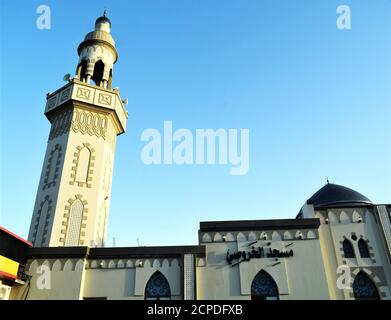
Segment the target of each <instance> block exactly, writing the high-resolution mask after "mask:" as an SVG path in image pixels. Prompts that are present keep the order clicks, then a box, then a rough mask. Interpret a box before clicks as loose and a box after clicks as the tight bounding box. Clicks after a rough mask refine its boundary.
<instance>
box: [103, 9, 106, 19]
mask: <svg viewBox="0 0 391 320" xmlns="http://www.w3.org/2000/svg"><path fill="white" fill-rule="evenodd" d="M106 13H107V9H106V7H105V10H104V11H103V16H104V17H106Z"/></svg>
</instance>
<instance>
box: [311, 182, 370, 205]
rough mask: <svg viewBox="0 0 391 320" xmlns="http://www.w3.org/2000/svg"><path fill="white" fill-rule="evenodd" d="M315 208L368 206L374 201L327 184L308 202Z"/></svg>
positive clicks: (351, 191) (357, 193)
mask: <svg viewBox="0 0 391 320" xmlns="http://www.w3.org/2000/svg"><path fill="white" fill-rule="evenodd" d="M307 204H312V205H314V207H323V206H326V207H338V206H344V207H347V206H354V207H356V206H367V205H370V204H372V201H371V200H369V199H368V198H367V197H365V196H363V195H362V194H361V193H359V192H357V191H354V190H352V189H349V188H346V187H344V186H340V185H337V184H333V183H328V184H326V185H325V186H324V187H323V188H321V189H320V190H319V191H317V192H316V193H315V194H314V195H313V196H312V197H311V198H309V199H308V200H307Z"/></svg>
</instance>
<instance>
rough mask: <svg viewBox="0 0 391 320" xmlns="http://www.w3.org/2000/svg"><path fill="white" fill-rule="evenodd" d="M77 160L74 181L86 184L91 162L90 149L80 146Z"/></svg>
mask: <svg viewBox="0 0 391 320" xmlns="http://www.w3.org/2000/svg"><path fill="white" fill-rule="evenodd" d="M78 160H79V161H78V163H77V171H76V179H75V181H76V182H78V183H82V184H87V182H88V171H89V169H90V162H91V150H90V149H89V148H88V147H86V146H84V147H83V148H81V149H80V151H79V159H78Z"/></svg>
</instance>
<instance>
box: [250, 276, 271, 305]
mask: <svg viewBox="0 0 391 320" xmlns="http://www.w3.org/2000/svg"><path fill="white" fill-rule="evenodd" d="M251 299H252V300H278V288H277V284H276V282H275V281H274V279H273V278H272V277H271V276H270V275H269V274H268V273H267V272H266V271H264V270H261V271H259V272H258V274H257V275H256V276H255V278H254V280H253V283H252V284H251Z"/></svg>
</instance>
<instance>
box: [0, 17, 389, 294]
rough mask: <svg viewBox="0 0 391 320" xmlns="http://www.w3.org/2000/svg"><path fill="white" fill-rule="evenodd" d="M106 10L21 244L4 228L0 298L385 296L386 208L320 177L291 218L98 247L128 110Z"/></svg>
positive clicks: (58, 119) (52, 110) (83, 60)
mask: <svg viewBox="0 0 391 320" xmlns="http://www.w3.org/2000/svg"><path fill="white" fill-rule="evenodd" d="M110 32H111V22H110V20H109V19H108V17H106V15H105V14H104V15H103V16H102V17H99V18H98V19H97V20H96V23H95V29H94V30H93V31H92V32H90V33H88V34H87V35H86V36H85V38H84V40H83V41H82V42H81V43H80V45H79V47H78V49H77V51H78V55H79V62H78V64H77V67H76V72H75V75H74V76H73V77H71V76H68V77H66V81H67V83H66V84H65V85H64V86H63V87H61V88H59V89H58V90H56V91H54V92H52V93H50V94H48V95H47V97H46V98H47V103H46V107H45V111H44V113H45V116H46V118H47V119H48V120H49V122H50V123H51V130H50V133H49V137H48V143H47V149H46V154H45V158H44V163H43V167H42V173H41V177H40V181H39V184H38V191H37V196H36V201H35V206H34V211H33V215H32V219H31V224H30V230H29V235H28V241H26V240H24V239H22V238H20V237H19V236H17V235H15V234H13V233H12V232H10V231H9V230H7V229H5V228H2V227H0V299H3V300H8V299H9V300H25V299H27V300H36V299H69V300H82V299H86V300H87V299H90V300H91V299H95V300H96V299H128V300H132V299H134V300H137V299H138V300H144V299H146V300H169V299H171V300H207V299H208V300H215V299H219V300H221V299H235V300H240V299H242V300H250V299H254V300H278V299H279V300H297V299H318V300H352V299H380V300H391V204H375V203H373V202H372V201H371V200H369V199H368V198H366V197H365V196H363V195H362V194H360V193H359V192H357V191H354V190H352V189H349V188H347V187H344V186H340V185H336V184H331V183H327V184H326V185H324V186H323V187H322V188H321V189H320V190H318V191H317V192H315V193H314V195H312V196H311V197H310V198H309V199H308V200H307V201H305V203H304V205H303V206H302V208H301V209H300V211H299V213H298V215H297V216H296V217H295V218H294V219H293V218H292V219H273V220H245V221H243V220H239V221H208V222H200V226H199V233H198V239H199V240H198V244H197V245H194V246H158V247H113V248H109V247H104V245H103V244H104V241H105V238H106V229H107V221H108V212H109V205H110V199H111V197H110V195H111V181H112V172H113V163H114V154H115V148H116V140H117V136H119V135H121V134H123V133H124V132H125V130H126V122H127V118H128V113H127V111H126V109H125V106H124V105H125V102H126V101H124V100H122V98H121V96H120V92H119V90H118V89H117V88H113V87H112V78H113V67H114V64H115V63H116V61H117V59H118V53H117V50H116V46H115V41H114V39H113V37H112V35H111V33H110Z"/></svg>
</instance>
